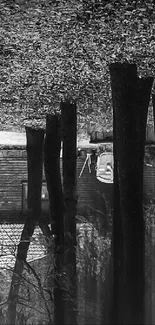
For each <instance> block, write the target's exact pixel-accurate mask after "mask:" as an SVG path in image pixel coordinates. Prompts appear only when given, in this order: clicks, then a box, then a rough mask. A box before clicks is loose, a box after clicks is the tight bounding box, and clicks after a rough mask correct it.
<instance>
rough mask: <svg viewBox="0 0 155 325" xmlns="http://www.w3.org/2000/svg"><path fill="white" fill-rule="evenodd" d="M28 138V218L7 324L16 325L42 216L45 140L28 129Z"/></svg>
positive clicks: (16, 267) (21, 243)
mask: <svg viewBox="0 0 155 325" xmlns="http://www.w3.org/2000/svg"><path fill="white" fill-rule="evenodd" d="M26 136H27V164H28V165H27V167H28V216H27V218H26V222H25V225H24V228H23V231H22V235H21V239H20V243H19V245H18V248H17V257H16V262H15V266H14V272H13V276H12V282H11V287H10V292H9V296H8V302H9V304H8V310H7V324H8V325H15V323H16V307H17V303H18V292H19V287H20V282H21V276H22V272H23V269H24V262H25V261H26V258H27V252H28V248H29V245H30V239H31V237H32V235H33V232H34V229H35V225H36V222H37V221H38V222H39V219H40V214H41V187H42V163H43V139H44V132H43V131H42V130H33V129H31V128H26Z"/></svg>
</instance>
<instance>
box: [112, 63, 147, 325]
mask: <svg viewBox="0 0 155 325" xmlns="http://www.w3.org/2000/svg"><path fill="white" fill-rule="evenodd" d="M110 75H111V86H112V99H113V113H114V123H115V126H114V129H115V134H114V137H115V138H114V142H115V143H114V147H115V164H116V166H115V178H116V179H117V173H118V184H119V186H118V185H117V182H116V186H117V188H118V189H119V196H120V216H121V220H122V229H123V246H124V247H123V250H124V252H123V253H122V258H123V262H122V261H121V262H120V264H121V268H123V270H120V274H121V279H120V280H121V283H120V281H119V279H118V281H116V278H115V275H116V273H117V272H118V271H119V265H118V263H119V260H117V263H116V264H115V263H114V265H115V267H114V280H115V281H116V282H117V283H119V287H118V289H117V288H116V290H119V291H120V293H121V296H122V295H123V297H122V298H121V299H120V303H121V306H120V307H119V306H118V305H117V306H116V309H118V313H117V315H116V319H115V324H144V321H145V311H144V308H145V307H144V287H145V281H144V279H145V277H144V244H145V229H144V218H143V160H144V145H145V135H146V121H147V111H148V105H149V99H150V93H151V87H152V82H153V78H147V79H139V78H138V77H137V69H136V66H135V65H134V64H133V65H131V64H126V63H124V64H119V63H115V64H111V65H110ZM114 186H115V185H114ZM118 189H116V191H118ZM114 208H115V206H114ZM114 214H115V211H114ZM116 216H117V212H116V215H115V218H116ZM115 218H114V220H115ZM119 224H120V223H119ZM120 225H121V224H120ZM113 235H114V237H115V246H114V245H113V258H114V259H115V258H116V259H117V254H120V253H119V252H118V250H119V249H120V238H119V237H120V231H118V227H117V225H116V223H114V231H113ZM121 251H122V250H121ZM116 277H118V278H120V276H119V274H118V276H117V275H116ZM116 296H119V293H117V295H116Z"/></svg>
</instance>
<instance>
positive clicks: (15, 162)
mask: <svg viewBox="0 0 155 325" xmlns="http://www.w3.org/2000/svg"><path fill="white" fill-rule="evenodd" d="M26 157H27V155H26V150H25V148H22V149H21V148H20V149H19V148H17V149H1V150H0V222H2V223H3V222H6V223H7V222H9V223H10V222H11V223H12V222H13V223H14V222H15V223H18V222H24V220H25V216H24V214H23V210H22V194H23V190H22V186H23V185H22V183H25V182H27V159H26ZM85 158H86V154H85V155H83V156H81V157H78V158H77V196H78V205H77V214H78V215H79V216H84V217H86V218H87V217H93V218H94V217H95V216H96V217H97V218H100V217H101V219H102V221H103V224H104V225H105V223H106V220H105V214H106V212H107V209H109V208H110V207H111V208H112V201H113V186H112V184H105V183H102V182H100V181H98V180H97V179H96V172H95V162H93V163H92V164H91V173H89V170H88V164H86V166H85V169H84V171H83V173H82V175H81V177H80V178H79V175H80V172H81V169H82V167H83V164H84V162H85ZM43 180H44V182H45V176H44V173H43ZM144 193H151V194H152V195H153V196H155V167H154V166H152V167H151V166H146V165H145V164H144ZM44 204H45V202H43V206H44ZM46 205H47V202H46Z"/></svg>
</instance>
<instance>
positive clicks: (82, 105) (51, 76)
mask: <svg viewBox="0 0 155 325" xmlns="http://www.w3.org/2000/svg"><path fill="white" fill-rule="evenodd" d="M0 16H1V26H0V47H1V51H0V65H1V74H0V98H1V114H0V119H1V125H2V124H4V123H7V121H8V123H11V122H12V123H13V124H19V123H20V124H22V123H23V121H24V123H25V124H26V123H27V121H29V119H32V117H33V118H34V117H35V118H39V119H40V118H41V120H42V122H43V121H44V116H45V114H46V113H47V112H51V111H52V112H53V111H57V110H59V107H60V101H61V100H62V99H63V100H64V99H65V98H67V99H70V100H76V101H77V103H78V113H79V123H80V126H81V127H82V126H83V127H84V126H85V123H87V124H89V125H93V124H94V125H96V123H97V124H98V126H99V125H100V126H106V128H110V127H111V126H112V113H111V112H112V110H111V106H112V105H111V89H110V77H109V70H108V65H109V63H111V62H116V61H119V62H125V61H128V62H135V63H136V64H137V66H138V72H139V75H140V76H144V75H145V76H146V75H154V70H155V58H154V52H155V23H154V21H155V19H154V18H155V5H154V3H153V1H151V0H147V1H129V0H123V1H114V0H113V1H109V2H108V1H101V0H90V1H88V0H80V1H78V0H62V1H59V0H53V1H52V0H51V1H50V0H29V1H28V0H27V1H23V0H14V1H13V0H10V1H8V0H2V1H1V2H0ZM42 122H41V123H42ZM28 123H29V122H28ZM35 123H36V122H35Z"/></svg>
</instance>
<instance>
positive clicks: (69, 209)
mask: <svg viewBox="0 0 155 325" xmlns="http://www.w3.org/2000/svg"><path fill="white" fill-rule="evenodd" d="M61 116H62V136H63V189H64V198H65V267H66V272H67V278H68V283H70V285H69V296H70V298H69V299H68V300H67V306H66V312H67V324H76V323H77V315H76V309H77V306H76V299H77V296H76V205H77V195H76V141H77V115H76V104H75V103H71V102H69V101H65V102H61Z"/></svg>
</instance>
